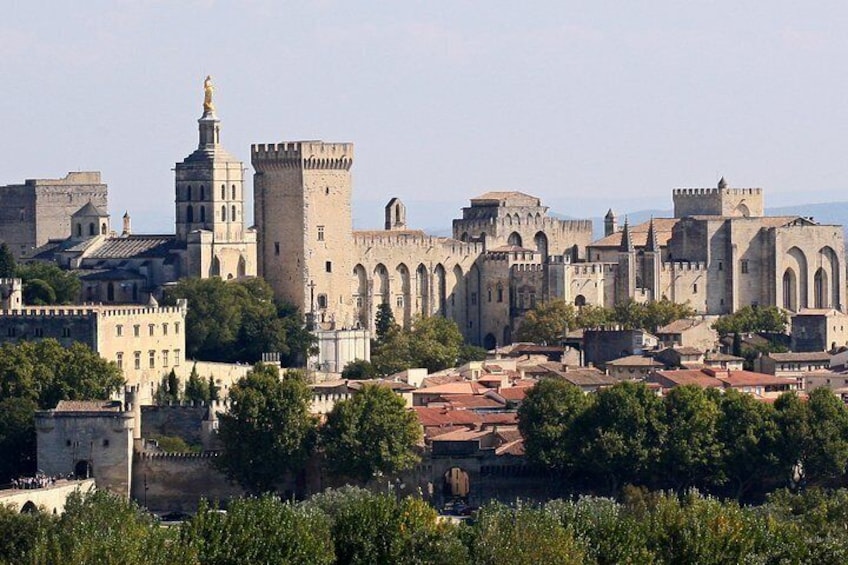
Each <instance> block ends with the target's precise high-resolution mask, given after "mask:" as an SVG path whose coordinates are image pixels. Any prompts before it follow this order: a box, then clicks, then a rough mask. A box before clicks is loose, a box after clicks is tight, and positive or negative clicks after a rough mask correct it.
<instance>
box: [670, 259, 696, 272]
mask: <svg viewBox="0 0 848 565" xmlns="http://www.w3.org/2000/svg"><path fill="white" fill-rule="evenodd" d="M661 269H662V270H663V271H664V272H680V271H706V270H707V264H706V263H702V262H700V261H695V262H690V261H674V262H671V263H668V262H666V263H663V264H662V266H661Z"/></svg>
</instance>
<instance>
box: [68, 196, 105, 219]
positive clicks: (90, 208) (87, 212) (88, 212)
mask: <svg viewBox="0 0 848 565" xmlns="http://www.w3.org/2000/svg"><path fill="white" fill-rule="evenodd" d="M108 215H109V214H107V213H106V212H103V211H102V210H100V209H99V208H97V206H95V205H94V204H93V203H92V202H91V200H89V201H88V203H87V204H86V205H85V206H83V207H82V208H80V209H79V210H77V211H76V212H74V213H73V214H71V217H72V218H76V217H79V216H97V217H101V218H102V217H105V216H108Z"/></svg>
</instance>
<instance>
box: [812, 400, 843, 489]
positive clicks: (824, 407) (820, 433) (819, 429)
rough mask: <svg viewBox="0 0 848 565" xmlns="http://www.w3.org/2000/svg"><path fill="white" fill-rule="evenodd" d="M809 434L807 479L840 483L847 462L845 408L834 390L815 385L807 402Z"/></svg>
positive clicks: (823, 482)
mask: <svg viewBox="0 0 848 565" xmlns="http://www.w3.org/2000/svg"><path fill="white" fill-rule="evenodd" d="M807 407H808V411H809V412H808V413H809V431H810V437H809V441H808V447H807V450H806V457H805V459H804V470H805V471H806V475H807V479H808V480H810V481H811V482H816V483H819V484H828V483H836V484H841V480H842V479H843V478H844V476H845V471H846V466H848V408H846V407H845V403H844V402H842V400H841V399H839V398H838V397H837V396H836V395H835V394H833V392H831V391H830V390H829V389H826V388H817V389H815V390H813V391H812V392H811V393H810V399H809V402H808V405H807Z"/></svg>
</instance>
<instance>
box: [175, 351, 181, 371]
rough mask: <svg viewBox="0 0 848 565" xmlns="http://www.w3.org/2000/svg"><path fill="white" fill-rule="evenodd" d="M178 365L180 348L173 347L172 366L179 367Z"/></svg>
mask: <svg viewBox="0 0 848 565" xmlns="http://www.w3.org/2000/svg"><path fill="white" fill-rule="evenodd" d="M179 366H180V350H179V349H175V350H174V367H179Z"/></svg>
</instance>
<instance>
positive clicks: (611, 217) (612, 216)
mask: <svg viewBox="0 0 848 565" xmlns="http://www.w3.org/2000/svg"><path fill="white" fill-rule="evenodd" d="M604 218H605V219H607V220H614V219H615V212H613V211H612V208H610V209H609V210H607V215H606V216H604Z"/></svg>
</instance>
